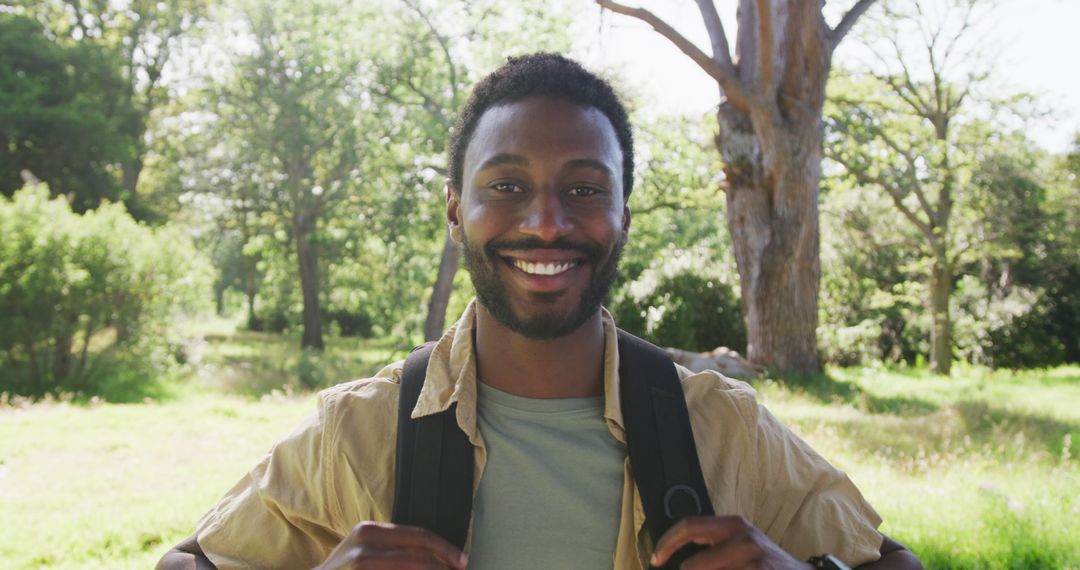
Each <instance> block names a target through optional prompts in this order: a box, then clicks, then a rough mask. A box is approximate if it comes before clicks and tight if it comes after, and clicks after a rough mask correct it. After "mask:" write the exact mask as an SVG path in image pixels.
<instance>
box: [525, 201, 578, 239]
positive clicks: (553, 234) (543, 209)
mask: <svg viewBox="0 0 1080 570" xmlns="http://www.w3.org/2000/svg"><path fill="white" fill-rule="evenodd" d="M572 229H573V222H572V220H571V218H570V216H569V215H568V212H567V211H566V205H565V204H563V201H562V199H561V197H560V196H559V194H558V192H554V191H546V190H545V191H540V192H537V193H536V194H535V195H534V196H533V198H532V200H530V201H529V205H528V209H527V210H526V212H525V215H524V217H523V218H522V220H521V227H520V230H521V233H523V234H525V235H529V236H534V237H536V238H539V239H541V240H543V241H545V242H552V241H555V240H556V239H557V238H560V237H563V236H565V235H567V234H569V233H570V231H571V230H572Z"/></svg>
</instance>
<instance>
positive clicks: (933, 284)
mask: <svg viewBox="0 0 1080 570" xmlns="http://www.w3.org/2000/svg"><path fill="white" fill-rule="evenodd" d="M939 254H940V256H939ZM944 255H945V253H944V251H942V252H935V259H934V266H933V268H931V270H930V313H931V316H932V320H933V324H932V327H931V329H930V371H931V372H934V373H937V374H945V375H948V374H949V371H950V370H951V368H952V318H951V317H950V314H949V296H950V293H951V292H952V277H953V276H952V267H951V266H950V264H949V263H948V261H945V260H944V259H945V258H944Z"/></svg>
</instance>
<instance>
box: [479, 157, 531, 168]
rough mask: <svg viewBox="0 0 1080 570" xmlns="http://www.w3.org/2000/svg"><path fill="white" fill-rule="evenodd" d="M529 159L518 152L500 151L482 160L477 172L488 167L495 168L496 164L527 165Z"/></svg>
mask: <svg viewBox="0 0 1080 570" xmlns="http://www.w3.org/2000/svg"><path fill="white" fill-rule="evenodd" d="M528 165H529V159H527V158H525V157H524V156H521V155H520V154H509V153H505V152H504V153H500V154H496V155H495V156H493V157H491V158H489V159H487V160H485V161H484V163H483V164H481V165H480V167H479V168H477V169H476V170H477V172H479V171H482V170H487V169H489V168H495V167H496V166H528Z"/></svg>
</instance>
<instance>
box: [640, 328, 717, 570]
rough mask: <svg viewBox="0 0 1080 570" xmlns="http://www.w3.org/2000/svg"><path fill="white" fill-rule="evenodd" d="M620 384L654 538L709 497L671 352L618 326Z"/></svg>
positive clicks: (707, 507)
mask: <svg viewBox="0 0 1080 570" xmlns="http://www.w3.org/2000/svg"><path fill="white" fill-rule="evenodd" d="M619 385H620V394H619V400H620V402H621V404H622V415H623V423H624V425H625V428H626V441H627V449H628V453H629V455H630V469H631V470H632V471H633V473H634V481H635V483H636V484H637V487H638V492H639V493H640V494H641V502H642V506H644V508H645V526H646V527H647V528H648V529H649V535H650V536H651V537H652V540H653V544H656V542H657V541H659V540H660V537H661V536H663V534H664V533H665V532H667V530H668V529H669V528H671V527H672V525H674V524H675V523H676V522H677V521H679V520H680V519H682V518H684V517H688V516H694V515H712V514H713V508H712V502H711V501H710V500H709V492H708V490H707V489H706V487H705V478H704V477H703V476H702V474H701V462H700V460H699V459H698V454H697V447H696V446H695V445H694V433H693V431H692V429H691V427H690V414H689V412H688V411H687V409H686V398H685V396H684V395H683V391H682V384H681V383H680V381H679V374H678V372H677V371H676V370H675V365H674V364H673V363H672V361H671V357H670V356H668V354H667V353H666V352H664V351H663V350H662V349H660V348H658V347H656V346H654V345H652V344H650V343H648V342H646V341H644V340H641V339H640V338H638V337H636V336H634V335H632V334H630V333H627V332H625V331H622V330H620V331H619ZM701 548H702V547H701V546H699V545H690V546H687V547H685V548H683V549H682V550H680V551H679V552H678V553H676V555H675V556H673V557H672V558H671V559H670V561H669V562H668V564H666V565H665V566H664V567H665V568H678V567H679V565H680V564H681V563H682V561H683V560H685V559H686V557H688V556H690V555H691V554H693V553H694V552H696V551H698V550H700V549H701Z"/></svg>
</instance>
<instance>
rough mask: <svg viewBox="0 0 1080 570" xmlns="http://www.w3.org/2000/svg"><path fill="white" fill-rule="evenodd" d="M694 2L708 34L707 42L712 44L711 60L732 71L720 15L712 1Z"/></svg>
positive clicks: (699, 0)
mask: <svg viewBox="0 0 1080 570" xmlns="http://www.w3.org/2000/svg"><path fill="white" fill-rule="evenodd" d="M696 1H697V5H698V10H699V11H701V19H702V21H704V22H705V31H707V32H708V33H709V41H711V42H712V56H713V60H714V61H716V62H717V63H719V64H721V65H727V66H730V67H731V68H732V69H734V68H735V65H734V64H733V63H732V62H731V47H730V46H729V45H728V40H727V34H726V33H724V24H723V23H721V22H720V14H717V13H716V5H715V4H713V0H696Z"/></svg>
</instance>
